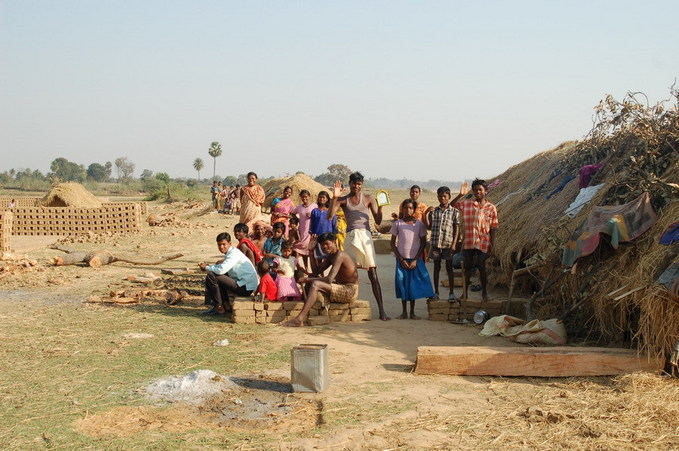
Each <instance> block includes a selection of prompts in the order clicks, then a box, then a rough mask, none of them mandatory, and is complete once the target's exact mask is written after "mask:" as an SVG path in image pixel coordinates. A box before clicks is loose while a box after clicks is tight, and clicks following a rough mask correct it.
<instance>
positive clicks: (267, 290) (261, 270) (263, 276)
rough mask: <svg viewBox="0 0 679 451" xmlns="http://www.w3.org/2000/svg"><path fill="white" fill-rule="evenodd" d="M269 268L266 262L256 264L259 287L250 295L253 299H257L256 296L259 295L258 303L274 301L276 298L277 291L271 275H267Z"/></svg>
mask: <svg viewBox="0 0 679 451" xmlns="http://www.w3.org/2000/svg"><path fill="white" fill-rule="evenodd" d="M270 270H271V268H270V267H269V264H268V263H267V262H266V260H262V261H260V262H259V263H257V274H259V277H260V279H259V286H258V287H257V290H255V292H254V293H253V294H252V296H253V297H254V298H257V295H261V296H260V298H259V299H255V300H259V301H262V302H263V301H264V300H269V301H275V300H276V298H277V297H278V289H277V288H276V282H274V280H273V277H271V274H269V271H270Z"/></svg>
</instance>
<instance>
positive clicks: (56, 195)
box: [39, 182, 101, 208]
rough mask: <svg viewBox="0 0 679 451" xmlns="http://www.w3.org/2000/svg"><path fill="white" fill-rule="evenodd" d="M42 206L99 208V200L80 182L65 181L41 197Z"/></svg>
mask: <svg viewBox="0 0 679 451" xmlns="http://www.w3.org/2000/svg"><path fill="white" fill-rule="evenodd" d="M39 205H41V206H43V207H75V208H101V202H100V201H99V199H97V198H96V197H95V196H94V195H93V194H92V193H90V192H89V191H87V189H86V188H85V187H84V186H82V185H81V184H80V183H75V182H67V183H59V184H58V185H55V186H54V187H53V188H52V190H51V191H50V192H49V193H47V195H46V196H45V197H43V198H42V199H41V200H40V202H39Z"/></svg>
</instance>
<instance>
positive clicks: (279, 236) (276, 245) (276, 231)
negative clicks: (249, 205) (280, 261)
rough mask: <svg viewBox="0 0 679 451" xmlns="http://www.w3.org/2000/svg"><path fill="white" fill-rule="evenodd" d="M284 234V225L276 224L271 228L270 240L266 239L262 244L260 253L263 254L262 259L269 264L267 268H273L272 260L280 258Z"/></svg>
mask: <svg viewBox="0 0 679 451" xmlns="http://www.w3.org/2000/svg"><path fill="white" fill-rule="evenodd" d="M284 233H285V224H283V223H282V222H277V223H275V224H274V226H273V233H272V236H271V238H267V240H266V241H265V242H264V248H263V249H262V253H263V254H264V259H265V260H266V261H267V262H268V263H269V266H273V264H274V259H275V258H276V257H280V256H281V246H282V245H283V243H284V242H285V239H284V238H283V234H284ZM291 252H292V249H291Z"/></svg>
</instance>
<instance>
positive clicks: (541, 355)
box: [415, 346, 663, 377]
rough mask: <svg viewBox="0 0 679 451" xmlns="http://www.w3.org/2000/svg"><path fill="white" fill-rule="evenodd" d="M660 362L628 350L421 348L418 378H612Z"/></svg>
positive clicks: (655, 366)
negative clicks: (449, 376) (429, 375)
mask: <svg viewBox="0 0 679 451" xmlns="http://www.w3.org/2000/svg"><path fill="white" fill-rule="evenodd" d="M662 366H663V362H662V361H661V360H660V359H647V358H645V357H638V356H637V355H636V353H635V352H634V351H632V350H629V349H619V348H615V349H612V348H588V347H569V346H554V347H548V348H547V347H545V348H530V347H506V348H503V347H486V346H420V347H418V348H417V364H416V366H415V373H417V374H450V375H455V376H532V377H571V376H613V375H618V374H625V373H632V372H635V371H651V372H657V371H659V370H660V369H661V368H662Z"/></svg>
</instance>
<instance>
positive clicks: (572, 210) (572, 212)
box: [564, 183, 605, 218]
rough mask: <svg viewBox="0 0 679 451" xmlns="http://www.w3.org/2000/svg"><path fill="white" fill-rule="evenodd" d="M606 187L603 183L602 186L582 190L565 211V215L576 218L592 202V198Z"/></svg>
mask: <svg viewBox="0 0 679 451" xmlns="http://www.w3.org/2000/svg"><path fill="white" fill-rule="evenodd" d="M604 185H605V183H602V184H601V185H594V186H588V187H587V188H580V192H579V193H578V197H576V198H575V200H574V201H573V203H572V204H570V205H569V206H568V208H566V209H565V210H564V213H565V214H566V215H567V216H568V217H569V218H574V217H575V216H576V215H577V214H578V213H580V210H582V207H584V206H585V204H586V203H587V202H589V201H590V200H592V198H593V197H594V196H595V195H596V193H598V192H599V190H600V189H601V187H603V186H604Z"/></svg>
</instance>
